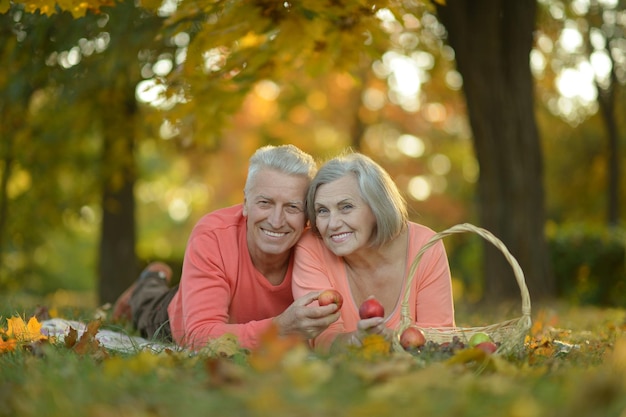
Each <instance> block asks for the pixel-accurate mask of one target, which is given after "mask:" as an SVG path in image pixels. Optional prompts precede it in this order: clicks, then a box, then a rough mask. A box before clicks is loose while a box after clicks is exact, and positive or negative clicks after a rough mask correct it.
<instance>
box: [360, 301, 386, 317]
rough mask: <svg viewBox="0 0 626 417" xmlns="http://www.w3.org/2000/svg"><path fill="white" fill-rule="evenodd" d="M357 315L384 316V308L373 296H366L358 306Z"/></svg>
mask: <svg viewBox="0 0 626 417" xmlns="http://www.w3.org/2000/svg"><path fill="white" fill-rule="evenodd" d="M359 317H360V318H361V319H371V318H372V317H385V308H384V307H383V305H382V304H381V303H380V302H378V300H377V299H375V298H368V299H367V300H365V301H363V304H361V307H360V308H359Z"/></svg>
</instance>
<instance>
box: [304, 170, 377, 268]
mask: <svg viewBox="0 0 626 417" xmlns="http://www.w3.org/2000/svg"><path fill="white" fill-rule="evenodd" d="M315 221H316V225H317V229H318V230H319V232H320V235H321V236H322V239H323V240H324V243H325V244H326V246H327V247H328V249H330V250H331V251H332V252H333V253H334V254H335V255H338V256H346V255H350V254H352V253H354V252H355V251H358V250H359V249H362V248H364V247H367V246H368V243H369V241H370V238H371V237H372V233H374V230H375V229H376V217H374V213H373V212H372V210H371V208H370V206H369V205H368V204H367V202H365V200H363V197H362V196H361V192H360V191H359V186H358V184H357V180H356V178H355V177H354V175H352V174H348V175H346V176H344V177H342V178H340V179H338V180H335V181H333V182H329V183H328V184H324V185H321V186H320V187H319V188H318V189H317V191H316V193H315Z"/></svg>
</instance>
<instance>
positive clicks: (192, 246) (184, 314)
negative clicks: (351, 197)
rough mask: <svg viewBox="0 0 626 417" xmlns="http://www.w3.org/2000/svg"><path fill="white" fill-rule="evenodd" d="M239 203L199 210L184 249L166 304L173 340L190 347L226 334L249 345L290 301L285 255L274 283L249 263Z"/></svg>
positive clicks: (289, 270)
mask: <svg viewBox="0 0 626 417" xmlns="http://www.w3.org/2000/svg"><path fill="white" fill-rule="evenodd" d="M242 210H243V207H242V205H241V204H238V205H236V206H232V207H229V208H225V209H221V210H217V211H214V212H212V213H209V214H207V215H205V216H204V217H203V218H202V219H200V221H199V222H198V223H197V224H196V225H195V227H194V229H193V231H192V232H191V235H190V237H189V241H188V243H187V249H186V251H185V257H184V262H183V271H182V276H181V281H180V287H179V289H178V292H177V293H176V295H175V296H174V298H173V299H172V301H171V302H170V304H169V307H168V315H169V318H170V327H171V329H172V337H173V338H174V341H175V342H176V343H178V344H179V345H181V346H185V347H191V348H192V349H197V348H201V347H203V346H204V345H206V343H207V342H208V341H209V340H210V339H215V338H218V337H220V336H222V335H224V334H226V333H231V334H233V335H235V336H236V337H237V338H238V340H239V343H240V344H241V345H242V346H243V347H245V348H249V349H253V348H255V347H257V346H258V344H259V341H260V336H261V335H262V334H263V333H264V332H265V331H266V330H267V329H269V327H270V325H271V323H272V318H273V317H276V316H278V315H279V314H281V313H282V312H283V311H285V309H286V308H287V307H288V306H289V305H291V303H292V302H293V296H292V292H291V275H292V271H293V257H292V258H291V261H290V265H289V268H288V270H287V274H286V276H285V280H284V281H283V282H282V283H281V284H280V285H277V286H274V285H272V284H270V283H269V282H268V280H267V279H266V278H265V277H264V276H263V275H262V274H261V273H260V272H259V271H258V270H257V269H256V268H255V267H254V265H253V264H252V259H251V258H250V253H249V252H248V246H247V242H246V218H245V217H244V216H243V211H242Z"/></svg>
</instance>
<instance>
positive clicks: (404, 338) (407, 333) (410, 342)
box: [400, 326, 426, 350]
mask: <svg viewBox="0 0 626 417" xmlns="http://www.w3.org/2000/svg"><path fill="white" fill-rule="evenodd" d="M425 343H426V336H424V332H423V331H422V329H420V328H419V327H416V326H409V327H407V328H406V329H404V331H403V332H402V334H401V335H400V345H401V346H402V347H403V348H404V349H405V350H409V349H415V348H419V347H422V346H424V344H425Z"/></svg>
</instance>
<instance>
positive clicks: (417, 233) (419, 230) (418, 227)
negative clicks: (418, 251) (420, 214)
mask: <svg viewBox="0 0 626 417" xmlns="http://www.w3.org/2000/svg"><path fill="white" fill-rule="evenodd" d="M409 233H411V237H426V238H430V237H432V236H434V235H435V233H436V232H435V231H434V230H433V229H431V228H430V227H428V226H425V225H423V224H420V223H415V222H409Z"/></svg>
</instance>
